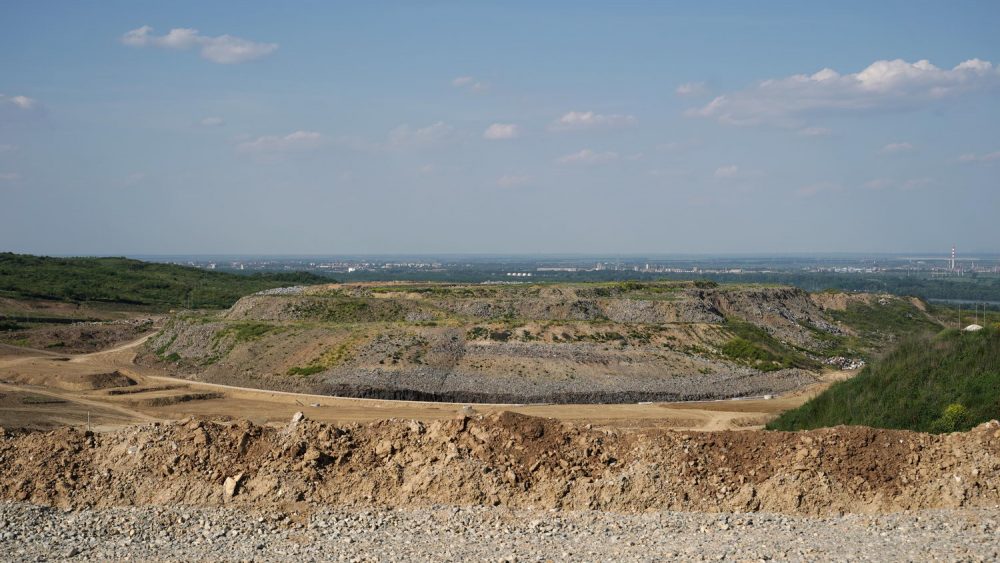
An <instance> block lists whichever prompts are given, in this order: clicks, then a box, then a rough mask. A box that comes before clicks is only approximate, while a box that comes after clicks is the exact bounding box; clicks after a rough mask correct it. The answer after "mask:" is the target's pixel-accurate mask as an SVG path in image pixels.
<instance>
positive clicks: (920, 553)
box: [0, 502, 1000, 561]
mask: <svg viewBox="0 0 1000 563" xmlns="http://www.w3.org/2000/svg"><path fill="white" fill-rule="evenodd" d="M998 520H1000V510H997V509H978V510H947V511H923V512H916V513H908V514H892V515H881V516H876V517H872V516H861V515H848V516H833V517H829V518H822V519H817V518H805V517H795V516H786V515H779V514H768V513H758V514H739V513H738V514H730V513H722V514H703V513H683V512H662V511H657V512H651V513H644V514H620V513H610V512H599V511H577V512H562V511H549V510H539V509H534V510H531V509H517V510H509V509H505V508H495V507H473V508H463V507H451V506H434V507H427V508H416V509H405V510H390V509H384V508H372V507H364V508H339V509H330V508H317V507H311V506H308V505H303V504H302V503H299V504H297V505H289V506H286V507H282V508H281V509H274V510H268V511H243V510H234V509H231V508H212V509H197V508H191V507H181V506H171V507H131V508H114V509H100V510H83V511H72V512H66V511H61V510H55V509H49V508H43V507H38V506H33V505H30V504H24V503H9V502H0V549H2V550H3V553H4V559H6V560H20V561H24V560H30V561H38V560H52V559H78V560H81V561H109V560H120V559H130V560H139V561H149V560H155V561H163V560H169V561H195V560H210V561H219V560H225V561H264V560H280V561H288V560H294V561H331V560H341V561H546V560H549V561H581V560H589V561H662V560H671V559H677V560H712V561H716V560H738V561H767V560H798V561H816V560H838V561H840V560H843V561H923V560H946V561H994V560H996V559H997V558H998V557H1000V534H998V533H997V532H998V530H997V522H998ZM431 531H432V532H433V533H429V532H431Z"/></svg>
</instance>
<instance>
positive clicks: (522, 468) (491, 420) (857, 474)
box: [0, 413, 1000, 515]
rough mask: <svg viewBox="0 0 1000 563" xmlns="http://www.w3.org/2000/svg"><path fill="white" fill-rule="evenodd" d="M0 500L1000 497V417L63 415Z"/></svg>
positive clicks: (992, 500) (860, 503) (747, 501)
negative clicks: (795, 421)
mask: <svg viewBox="0 0 1000 563" xmlns="http://www.w3.org/2000/svg"><path fill="white" fill-rule="evenodd" d="M0 445H2V447H0V498H3V499H11V500H22V501H23V500H26V501H31V502H34V503H41V504H52V505H56V506H61V507H83V506H122V505H145V504H153V505H167V504H180V505H198V506H216V505H223V504H228V505H233V506H240V507H246V508H272V507H281V506H287V505H289V504H295V503H303V502H304V503H315V504H319V505H354V504H361V505H366V506H370V505H375V506H390V507H395V506H400V507H403V506H426V505H432V504H437V503H445V504H456V505H472V504H476V505H480V504H487V505H490V504H492V505H503V506H508V507H534V508H565V509H605V510H615V511H623V512H640V511H644V510H647V509H667V510H683V511H692V510H696V511H737V512H743V511H774V512H784V513H795V514H810V515H812V514H815V515H818V514H837V513H842V512H860V513H872V512H885V511H899V510H911V509H928V508H943V507H982V506H993V505H996V504H997V503H998V502H1000V471H998V470H1000V424H998V423H997V422H992V423H989V424H984V425H982V426H980V427H978V428H976V429H975V430H973V431H971V432H967V433H962V434H952V435H943V436H933V435H927V434H918V433H913V432H906V431H893V430H877V429H870V428H861V427H837V428H832V429H825V430H818V431H812V432H800V433H782V432H714V433H713V432H708V433H686V432H670V431H652V432H642V433H640V432H618V431H597V430H590V429H588V428H586V427H578V426H570V425H564V424H561V423H558V422H555V421H552V420H549V419H540V418H532V417H526V416H522V415H517V414H513V413H500V414H496V415H490V416H487V417H484V418H478V417H477V418H466V417H462V418H459V419H454V420H448V421H439V422H434V423H431V424H428V425H424V424H421V423H418V422H415V421H383V422H378V423H374V424H370V425H366V426H360V425H353V426H348V427H341V428H338V427H334V426H330V425H324V424H320V423H314V422H311V421H308V420H302V421H300V422H298V423H293V424H291V425H289V427H288V428H285V429H275V428H270V427H260V426H255V425H253V424H250V423H248V422H240V423H237V424H234V425H230V426H225V425H216V424H209V423H204V422H200V421H188V422H182V423H177V424H166V425H163V424H153V425H148V426H142V427H133V428H128V429H124V430H121V431H117V432H113V433H107V434H97V435H93V434H89V433H84V432H81V431H79V430H73V429H63V430H59V431H55V432H50V433H34V434H27V435H19V436H6V437H4V438H2V440H0Z"/></svg>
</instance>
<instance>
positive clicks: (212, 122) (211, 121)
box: [199, 117, 226, 127]
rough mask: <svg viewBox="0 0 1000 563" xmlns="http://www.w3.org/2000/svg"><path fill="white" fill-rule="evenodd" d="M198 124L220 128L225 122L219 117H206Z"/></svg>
mask: <svg viewBox="0 0 1000 563" xmlns="http://www.w3.org/2000/svg"><path fill="white" fill-rule="evenodd" d="M199 123H201V124H202V125H204V126H205V127H222V126H223V125H225V124H226V120H225V119H222V118H221V117H206V118H204V119H202V120H201V121H200V122H199Z"/></svg>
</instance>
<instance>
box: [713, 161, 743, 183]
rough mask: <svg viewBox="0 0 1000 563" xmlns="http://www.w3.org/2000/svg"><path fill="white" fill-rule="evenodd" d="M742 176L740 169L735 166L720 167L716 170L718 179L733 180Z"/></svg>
mask: <svg viewBox="0 0 1000 563" xmlns="http://www.w3.org/2000/svg"><path fill="white" fill-rule="evenodd" d="M740 175H741V173H740V167H739V166H737V165H735V164H729V165H726V166H720V167H718V168H716V169H715V177H716V178H724V179H731V178H738V177H740Z"/></svg>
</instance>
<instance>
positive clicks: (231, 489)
mask: <svg viewBox="0 0 1000 563" xmlns="http://www.w3.org/2000/svg"><path fill="white" fill-rule="evenodd" d="M241 480H243V474H242V473H240V474H239V475H235V476H233V477H226V480H225V482H223V483H222V494H223V495H224V496H225V498H227V499H230V498H233V497H234V496H235V495H236V489H237V487H239V486H240V481H241Z"/></svg>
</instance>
